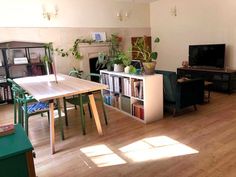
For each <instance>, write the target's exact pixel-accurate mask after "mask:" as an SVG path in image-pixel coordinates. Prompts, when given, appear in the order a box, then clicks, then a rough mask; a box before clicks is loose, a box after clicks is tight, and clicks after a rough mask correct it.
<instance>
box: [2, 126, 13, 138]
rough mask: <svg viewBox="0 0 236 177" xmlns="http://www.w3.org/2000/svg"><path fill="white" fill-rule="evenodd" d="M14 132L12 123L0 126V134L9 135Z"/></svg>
mask: <svg viewBox="0 0 236 177" xmlns="http://www.w3.org/2000/svg"><path fill="white" fill-rule="evenodd" d="M14 132H15V127H14V125H13V124H7V125H2V126H0V136H6V135H10V134H12V133H14Z"/></svg>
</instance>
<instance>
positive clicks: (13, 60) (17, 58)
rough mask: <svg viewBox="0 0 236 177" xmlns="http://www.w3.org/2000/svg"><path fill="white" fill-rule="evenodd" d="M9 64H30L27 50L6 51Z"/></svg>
mask: <svg viewBox="0 0 236 177" xmlns="http://www.w3.org/2000/svg"><path fill="white" fill-rule="evenodd" d="M6 55H7V61H8V64H23V63H24V64H25V63H28V59H27V55H26V50H25V49H24V48H23V49H21V48H19V49H7V50H6Z"/></svg>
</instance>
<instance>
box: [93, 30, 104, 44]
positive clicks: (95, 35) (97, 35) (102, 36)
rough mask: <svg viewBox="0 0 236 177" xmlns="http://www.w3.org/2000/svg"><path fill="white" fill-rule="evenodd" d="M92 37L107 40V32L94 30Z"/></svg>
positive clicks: (96, 39)
mask: <svg viewBox="0 0 236 177" xmlns="http://www.w3.org/2000/svg"><path fill="white" fill-rule="evenodd" d="M91 35H92V39H93V40H95V41H97V42H100V41H106V33H105V32H92V33H91Z"/></svg>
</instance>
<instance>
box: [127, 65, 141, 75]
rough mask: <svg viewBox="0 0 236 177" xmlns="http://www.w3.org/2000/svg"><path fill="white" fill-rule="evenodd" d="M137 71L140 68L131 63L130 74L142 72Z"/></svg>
mask: <svg viewBox="0 0 236 177" xmlns="http://www.w3.org/2000/svg"><path fill="white" fill-rule="evenodd" d="M137 71H138V70H137V69H136V68H135V67H134V66H133V65H130V67H129V74H140V73H138V72H137Z"/></svg>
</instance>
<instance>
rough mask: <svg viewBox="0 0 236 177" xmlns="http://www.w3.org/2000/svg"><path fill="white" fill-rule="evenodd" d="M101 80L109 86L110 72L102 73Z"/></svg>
mask: <svg viewBox="0 0 236 177" xmlns="http://www.w3.org/2000/svg"><path fill="white" fill-rule="evenodd" d="M101 77H102V78H101V81H102V84H105V85H107V86H109V75H108V74H102V76H101Z"/></svg>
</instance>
